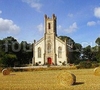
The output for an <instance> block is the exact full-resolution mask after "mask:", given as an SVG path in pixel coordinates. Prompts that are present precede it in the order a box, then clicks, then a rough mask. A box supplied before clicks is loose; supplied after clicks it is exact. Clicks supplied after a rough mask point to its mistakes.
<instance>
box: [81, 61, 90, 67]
mask: <svg viewBox="0 0 100 90" xmlns="http://www.w3.org/2000/svg"><path fill="white" fill-rule="evenodd" d="M79 67H80V68H91V67H92V63H91V62H89V61H81V62H80V63H79Z"/></svg>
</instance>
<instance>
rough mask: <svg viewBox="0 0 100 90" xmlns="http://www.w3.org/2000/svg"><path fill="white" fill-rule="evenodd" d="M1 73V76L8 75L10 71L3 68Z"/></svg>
mask: <svg viewBox="0 0 100 90" xmlns="http://www.w3.org/2000/svg"><path fill="white" fill-rule="evenodd" d="M2 73H3V75H9V74H10V71H9V70H8V69H7V68H5V69H3V70H2Z"/></svg>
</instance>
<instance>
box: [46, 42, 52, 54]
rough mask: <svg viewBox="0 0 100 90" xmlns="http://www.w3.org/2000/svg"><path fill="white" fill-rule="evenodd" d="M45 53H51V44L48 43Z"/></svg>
mask: <svg viewBox="0 0 100 90" xmlns="http://www.w3.org/2000/svg"><path fill="white" fill-rule="evenodd" d="M47 51H48V53H50V52H51V44H50V43H48V45H47Z"/></svg>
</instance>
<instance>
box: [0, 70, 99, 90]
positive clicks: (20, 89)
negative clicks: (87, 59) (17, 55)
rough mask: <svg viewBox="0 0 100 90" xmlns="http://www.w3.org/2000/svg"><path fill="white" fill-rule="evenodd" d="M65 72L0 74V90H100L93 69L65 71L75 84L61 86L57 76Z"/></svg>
mask: <svg viewBox="0 0 100 90" xmlns="http://www.w3.org/2000/svg"><path fill="white" fill-rule="evenodd" d="M63 71H65V70H48V71H31V72H30V71H29V72H11V74H10V75H7V76H3V74H2V73H0V90H100V76H95V75H94V74H93V69H77V70H66V71H70V72H72V73H73V74H74V75H75V76H76V84H75V85H72V86H66V87H65V86H61V85H60V84H59V82H58V78H57V76H58V75H59V73H61V72H63Z"/></svg>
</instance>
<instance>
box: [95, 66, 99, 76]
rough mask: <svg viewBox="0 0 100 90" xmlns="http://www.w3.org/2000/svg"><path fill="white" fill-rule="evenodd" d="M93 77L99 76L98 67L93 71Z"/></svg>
mask: <svg viewBox="0 0 100 90" xmlns="http://www.w3.org/2000/svg"><path fill="white" fill-rule="evenodd" d="M94 75H95V76H100V67H97V68H95V69H94Z"/></svg>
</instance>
